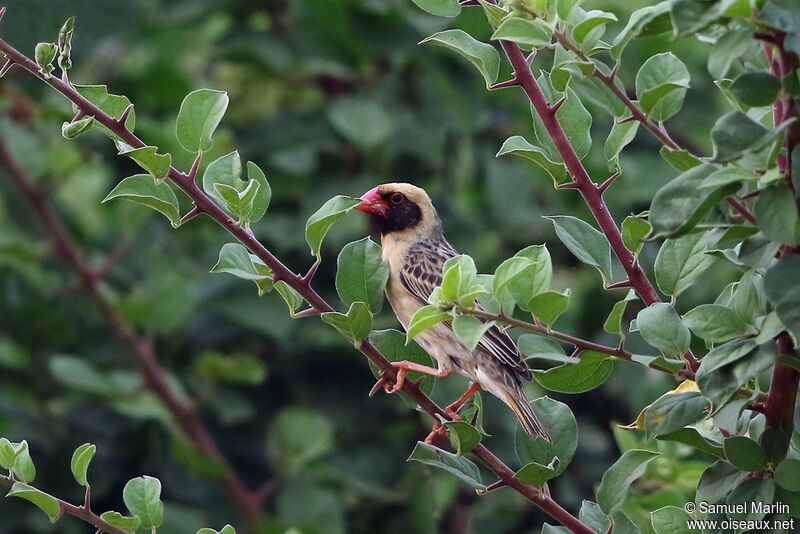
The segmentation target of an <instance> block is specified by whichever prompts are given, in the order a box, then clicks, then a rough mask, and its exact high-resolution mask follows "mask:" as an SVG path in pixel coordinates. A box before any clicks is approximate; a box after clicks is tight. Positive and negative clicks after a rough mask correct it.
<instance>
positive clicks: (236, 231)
mask: <svg viewBox="0 0 800 534" xmlns="http://www.w3.org/2000/svg"><path fill="white" fill-rule="evenodd" d="M0 52H2V53H4V54H6V56H8V57H9V59H11V60H13V61H14V62H15V63H17V64H19V65H20V66H21V67H22V68H24V69H25V70H27V71H29V72H30V73H31V74H33V75H34V76H36V77H37V78H39V79H40V80H42V81H44V82H45V83H47V84H48V85H50V86H51V87H52V88H53V89H55V90H56V91H58V92H59V93H61V94H62V95H63V96H65V97H66V98H68V99H69V100H70V101H72V102H73V103H74V104H75V105H76V106H77V107H78V108H79V109H82V110H83V111H84V112H85V113H86V114H87V115H91V116H93V117H94V118H95V120H97V121H98V122H99V123H100V124H102V125H103V126H105V127H106V128H108V129H109V130H111V131H112V132H114V133H115V134H116V135H117V136H119V137H120V138H121V139H122V140H123V141H125V142H126V143H127V144H129V145H130V146H132V147H133V148H140V147H143V146H145V144H144V143H143V142H142V140H141V139H139V137H138V136H136V135H135V134H134V133H132V132H130V131H128V130H127V129H125V128H124V126H123V125H121V124H119V123H118V122H117V121H116V120H115V119H114V118H113V117H111V116H110V115H108V114H107V113H105V112H103V111H102V110H101V109H99V108H98V107H97V106H95V105H94V104H92V103H91V102H90V101H88V100H87V99H86V98H84V97H83V96H82V95H81V94H80V93H78V92H77V91H76V90H75V89H74V88H73V87H72V86H71V85H70V84H67V83H64V82H63V81H61V80H60V79H58V78H56V77H51V78H47V79H45V78H43V77H42V76H41V75H39V73H38V67H37V65H36V63H35V62H34V61H33V60H31V59H30V58H28V57H27V56H25V55H24V54H22V53H21V52H19V51H18V50H16V49H15V48H14V47H12V46H11V45H10V44H8V43H7V42H6V41H4V40H2V39H0ZM523 59H524V58H523ZM168 177H169V178H170V179H171V180H172V181H173V182H174V183H175V184H177V185H178V186H179V187H180V188H181V189H182V190H183V191H184V192H185V193H186V194H187V195H188V196H189V197H190V198H191V199H192V200H194V202H195V205H196V207H197V209H199V210H202V212H203V213H205V214H206V215H208V216H209V217H211V218H212V219H214V220H215V221H216V222H217V223H218V224H219V225H220V226H222V227H223V228H224V229H225V230H227V231H228V233H230V234H231V235H232V236H233V237H234V238H236V239H237V240H238V241H239V242H240V243H242V244H243V245H245V246H246V247H247V248H248V249H249V250H250V251H251V252H252V253H253V254H255V255H256V256H257V257H258V258H259V259H261V260H262V261H263V262H264V263H265V264H266V265H267V266H268V267H269V268H270V269H272V271H273V273H275V279H276V280H278V279H279V280H282V281H284V282H286V283H287V284H288V285H290V286H291V287H293V288H294V289H295V290H297V291H298V292H299V293H300V295H301V296H302V297H303V298H304V299H305V300H306V302H308V303H309V305H310V306H311V307H313V308H314V309H316V310H317V311H318V312H320V313H323V312H329V311H333V308H332V307H331V306H330V304H328V303H327V302H326V301H325V300H324V299H323V298H322V297H321V296H320V295H319V294H318V293H317V292H316V291H315V290H314V289H313V288H312V287H311V285H310V284H307V283H306V282H305V281H304V280H303V277H301V276H299V275H297V274H295V273H294V272H292V271H291V270H290V269H289V268H288V267H286V265H284V264H283V263H282V262H281V261H280V260H279V259H278V258H277V257H275V256H274V255H273V254H272V253H271V252H270V251H269V250H268V249H267V248H266V247H265V246H264V245H263V244H262V243H261V242H260V241H258V239H256V237H255V236H254V235H253V233H252V232H250V231H248V230H245V229H244V228H242V227H241V226H239V225H237V224H236V221H235V220H233V219H232V218H231V217H230V216H229V215H228V214H227V213H225V211H223V210H222V208H220V207H219V206H217V204H216V203H214V201H213V200H212V199H211V197H209V196H208V195H206V194H205V193H204V192H203V191H202V190H201V189H200V188H199V187H198V185H197V184H196V183H195V182H194V180H193V179H192V178H191V177H190V176H187V175H186V174H184V173H181V172H180V171H178V170H177V169H175V168H174V167H171V168H170V170H169V173H168ZM358 349H359V350H360V351H361V352H362V353H363V354H364V355H365V356H366V357H367V358H369V359H370V360H371V361H372V362H373V363H375V364H376V365H377V366H378V367H379V368H380V369H382V370H383V371H384V372H385V373H386V376H387V377H388V378H390V379H393V378H394V377H395V376H396V370H395V368H394V366H392V364H391V362H389V360H387V359H386V358H385V357H384V356H383V354H381V353H380V352H379V351H378V350H377V348H376V347H375V346H374V345H372V344H371V343H370V342H369V341H368V340H364V341H361V342H360V343H359V345H358ZM403 391H404V392H406V393H407V394H408V395H410V396H411V397H412V398H413V399H414V400H415V401H416V402H417V403H418V404H419V406H420V408H421V409H422V410H424V411H425V412H427V413H428V414H429V415H431V416H432V417H434V419H438V417H437V416H441V417H444V418H445V419H449V418H448V417H447V414H446V413H445V412H444V410H443V409H442V408H441V407H440V406H438V405H437V404H436V403H435V402H434V401H433V400H432V399H431V398H430V397H428V396H427V395H425V393H423V392H422V391H421V390H420V389H419V386H418V385H417V384H415V383H414V382H413V381H407V382H406V384H405V387H404V388H403ZM472 453H473V454H474V455H475V456H476V457H477V458H479V459H480V460H481V461H482V462H483V464H484V465H485V466H486V467H487V468H489V469H490V470H492V471H493V472H494V473H495V474H496V475H497V476H498V477H499V478H500V480H502V481H503V482H504V483H505V484H506V485H507V486H509V487H511V488H514V489H515V490H516V491H517V492H518V493H520V494H521V495H523V496H525V497H526V498H527V499H528V500H529V501H531V502H532V503H533V504H535V505H536V506H538V507H539V508H541V509H542V510H543V511H544V512H545V513H547V514H549V515H550V516H551V517H552V518H553V519H555V520H556V521H558V522H559V523H561V524H562V525H564V526H566V527H567V528H570V529H571V530H573V531H574V532H577V533H581V534H592V532H593V531H592V529H591V528H589V527H588V526H587V525H585V524H583V523H582V522H581V521H579V520H578V519H577V518H576V517H575V516H573V515H571V514H570V513H569V512H567V511H566V510H564V508H562V507H561V506H559V505H558V503H556V502H555V501H554V500H553V499H552V498H551V497H550V496H549V495H546V494H544V493H542V492H540V491H539V490H538V489H536V487H534V486H530V485H527V484H524V483H522V482H520V481H519V480H517V479H516V478H515V477H514V475H515V473H514V471H512V470H511V468H509V467H508V466H507V465H506V464H505V463H503V462H502V461H501V460H500V459H499V458H497V457H496V456H495V455H494V454H492V452H491V451H489V449H487V448H486V447H485V446H484V445H482V444H480V445H478V446H477V447H475V448H474V449H473V450H472Z"/></svg>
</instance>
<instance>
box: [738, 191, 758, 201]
mask: <svg viewBox="0 0 800 534" xmlns="http://www.w3.org/2000/svg"><path fill="white" fill-rule="evenodd" d="M762 191H763V189H756V190H755V191H750V192H749V193H747V194H746V195H743V196H742V200H747V199H748V198H755V197H757V196H758V195H760V194H761V192H762Z"/></svg>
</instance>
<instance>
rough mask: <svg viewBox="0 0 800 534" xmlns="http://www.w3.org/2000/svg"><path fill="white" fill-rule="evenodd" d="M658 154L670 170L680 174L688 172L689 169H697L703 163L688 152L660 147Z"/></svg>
mask: <svg viewBox="0 0 800 534" xmlns="http://www.w3.org/2000/svg"><path fill="white" fill-rule="evenodd" d="M658 153H659V154H660V155H661V157H662V158H663V159H664V161H666V162H667V163H669V164H670V165H671V166H672V168H674V169H675V170H678V171H680V172H685V171H688V170H689V169H692V168H694V167H697V166H698V165H701V164H702V163H703V162H702V161H700V160H699V159H697V157H695V155H694V154H692V153H691V152H689V151H688V150H670V149H669V148H667V147H665V146H662V147H661V150H659V151H658Z"/></svg>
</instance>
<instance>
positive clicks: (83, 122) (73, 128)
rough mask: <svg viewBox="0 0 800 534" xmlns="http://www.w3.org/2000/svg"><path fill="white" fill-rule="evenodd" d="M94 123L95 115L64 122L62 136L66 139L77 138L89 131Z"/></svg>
mask: <svg viewBox="0 0 800 534" xmlns="http://www.w3.org/2000/svg"><path fill="white" fill-rule="evenodd" d="M93 124H94V117H92V116H89V117H84V118H82V119H78V120H76V121H75V122H64V123H63V124H61V136H62V137H63V138H64V139H75V138H76V137H78V136H79V135H81V134H82V133H85V132H87V131H89V129H90V128H91V127H92V125H93Z"/></svg>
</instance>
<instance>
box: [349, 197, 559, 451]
mask: <svg viewBox="0 0 800 534" xmlns="http://www.w3.org/2000/svg"><path fill="white" fill-rule="evenodd" d="M356 209H358V210H359V211H362V212H364V213H368V214H369V215H370V216H371V217H372V220H373V221H374V223H375V225H376V226H377V227H378V230H379V231H380V233H381V250H382V256H383V259H384V261H386V262H388V264H389V270H390V273H391V274H390V276H389V282H388V284H387V285H386V296H387V298H388V300H389V304H391V306H392V309H393V310H394V313H395V315H396V316H397V318H398V319H399V320H400V323H401V324H402V325H403V327H404V328H406V329H408V324H409V321H410V320H411V317H412V316H413V315H414V313H415V312H416V311H417V310H418V309H419V308H420V307H422V306H424V305H425V304H427V303H428V297H430V295H431V292H432V291H433V290H434V288H436V287H437V286H438V285H440V284H441V282H442V267H443V266H444V263H445V262H446V261H447V260H448V259H449V258H452V257H454V256H457V255H458V252H456V250H455V249H454V248H453V247H452V246H451V245H450V243H448V242H447V239H445V237H444V234H443V233H442V223H441V221H440V220H439V216H438V215H437V214H436V209H435V208H434V207H433V203H432V202H431V199H430V197H429V196H428V194H427V193H426V192H425V190H424V189H421V188H419V187H416V186H414V185H411V184H405V183H391V184H383V185H379V186H378V187H375V188H373V189H371V190H369V191H368V192H366V193H365V194H364V195H363V196H362V197H361V204H359V205H358V206H356ZM416 341H417V342H418V343H419V345H420V346H422V348H424V349H425V350H426V351H427V352H428V354H430V355H431V356H433V358H434V359H435V360H436V362H437V364H438V369H433V368H431V367H427V366H423V365H420V364H417V363H414V362H407V361H404V362H395V364H394V365H395V367H396V368H397V380H396V383H395V385H394V387H393V388H391V390H390V391H391V392H394V391H398V390H399V389H400V388H402V386H403V383H404V381H405V377H406V374H407V373H408V372H409V371H418V372H422V373H426V374H430V375H433V376H436V377H445V376H448V375H449V374H450V373H451V372H453V371H455V372H457V373H459V374H461V375H464V376H466V377H467V378H469V379H470V380H471V381H472V385H471V386H470V388H469V389H468V390H467V391H466V392H465V393H464V395H462V396H461V398H459V399H458V400H457V401H456V402H455V403H453V404H452V405H450V407H448V408H449V409H450V410H452V411H454V410H456V409H457V408H458V407H459V406H460V405H461V404H463V403H464V402H465V401H466V400H467V399H468V398H469V397H470V396H471V395H472V394H474V393H475V392H476V391H478V390H479V389H484V390H486V391H488V392H489V393H491V394H493V395H494V396H496V397H498V398H499V399H500V400H502V401H503V402H505V403H506V404H507V405H508V406H509V407H510V408H511V409H512V410H513V411H514V413H515V414H516V416H517V418H518V419H519V422H520V424H521V425H522V428H523V429H524V430H525V432H526V433H527V434H529V435H530V436H535V437H541V438H543V439H545V440H547V441H550V435H549V434H548V432H547V430H546V429H545V428H544V427H543V426H542V424H541V423H540V422H539V419H538V418H537V417H536V414H534V413H533V410H532V409H531V406H530V404H529V402H528V398H527V396H526V395H525V390H524V389H523V386H522V384H523V381H524V380H530V379H531V370H530V369H529V368H528V366H527V364H526V363H525V360H524V359H523V358H522V356H521V354H520V352H519V349H517V347H516V345H515V344H514V342H513V341H512V339H511V338H510V337H509V336H508V334H506V333H504V332H501V331H500V330H499V329H498V328H497V327H494V326H493V327H492V328H490V329H489V330H488V331H487V332H486V334H484V336H483V337H482V338H481V340H480V341H479V343H478V345H477V347H476V348H475V350H473V351H470V350H469V349H468V348H467V347H466V346H465V345H464V344H463V343H461V341H459V339H458V338H457V337H456V335H455V333H454V332H453V330H452V327H451V325H450V323H449V322H444V323H439V324H437V325H435V326H433V327H431V328H429V329H427V330H425V331H423V332H422V333H420V334H419V335H418V336H417V337H416Z"/></svg>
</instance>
